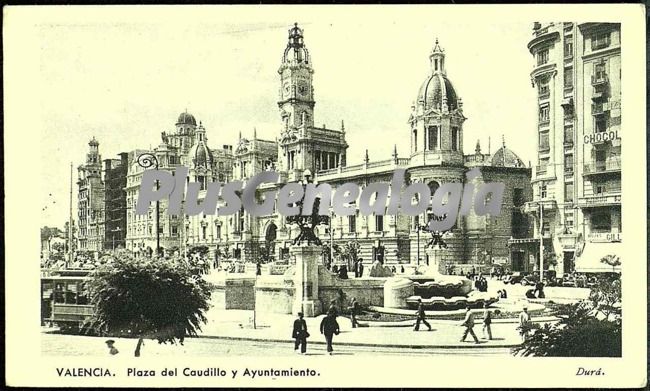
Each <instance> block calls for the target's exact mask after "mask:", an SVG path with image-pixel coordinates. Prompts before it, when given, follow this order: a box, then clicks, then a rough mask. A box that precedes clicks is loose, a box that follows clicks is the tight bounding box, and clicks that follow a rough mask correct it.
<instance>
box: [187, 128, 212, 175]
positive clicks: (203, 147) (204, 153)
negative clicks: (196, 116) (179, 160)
mask: <svg viewBox="0 0 650 391" xmlns="http://www.w3.org/2000/svg"><path fill="white" fill-rule="evenodd" d="M206 142H207V138H206V137H205V128H204V127H203V124H199V127H198V129H197V130H196V134H195V139H194V145H193V146H192V148H191V149H190V151H189V156H188V157H189V159H190V161H191V162H192V164H193V168H197V167H205V168H207V169H209V168H210V167H212V162H213V158H214V156H213V155H212V151H210V148H208V144H207V143H206Z"/></svg>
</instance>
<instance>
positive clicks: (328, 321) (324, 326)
mask: <svg viewBox="0 0 650 391" xmlns="http://www.w3.org/2000/svg"><path fill="white" fill-rule="evenodd" d="M340 332H341V330H340V329H339V324H338V322H337V321H336V315H335V314H334V313H333V312H331V311H328V313H327V315H325V317H324V318H323V320H322V321H321V322H320V333H321V334H323V335H324V336H325V342H327V353H328V354H329V355H330V356H331V355H332V353H333V352H334V349H333V348H332V340H333V338H334V334H336V335H339V333H340Z"/></svg>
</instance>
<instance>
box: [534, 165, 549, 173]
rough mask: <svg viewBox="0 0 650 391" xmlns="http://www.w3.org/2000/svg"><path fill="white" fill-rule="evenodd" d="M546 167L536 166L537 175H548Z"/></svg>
mask: <svg viewBox="0 0 650 391" xmlns="http://www.w3.org/2000/svg"><path fill="white" fill-rule="evenodd" d="M546 167H547V166H535V172H536V173H537V175H540V174H546Z"/></svg>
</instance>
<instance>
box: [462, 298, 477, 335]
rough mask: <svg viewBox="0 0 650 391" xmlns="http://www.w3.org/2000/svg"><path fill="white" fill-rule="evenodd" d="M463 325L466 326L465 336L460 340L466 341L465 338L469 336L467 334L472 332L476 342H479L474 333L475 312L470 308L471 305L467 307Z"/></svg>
mask: <svg viewBox="0 0 650 391" xmlns="http://www.w3.org/2000/svg"><path fill="white" fill-rule="evenodd" d="M461 326H465V331H464V332H463V338H461V340H460V342H465V338H467V334H470V335H471V336H472V338H474V342H475V343H479V341H478V338H477V337H476V334H475V333H474V314H473V313H472V311H471V309H470V308H469V305H468V306H467V307H466V310H465V319H463V323H461Z"/></svg>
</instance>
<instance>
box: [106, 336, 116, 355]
mask: <svg viewBox="0 0 650 391" xmlns="http://www.w3.org/2000/svg"><path fill="white" fill-rule="evenodd" d="M106 347H108V353H109V354H110V355H111V356H114V355H116V354H118V353H119V351H118V350H117V348H116V347H115V341H114V340H112V339H109V340H107V341H106Z"/></svg>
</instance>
